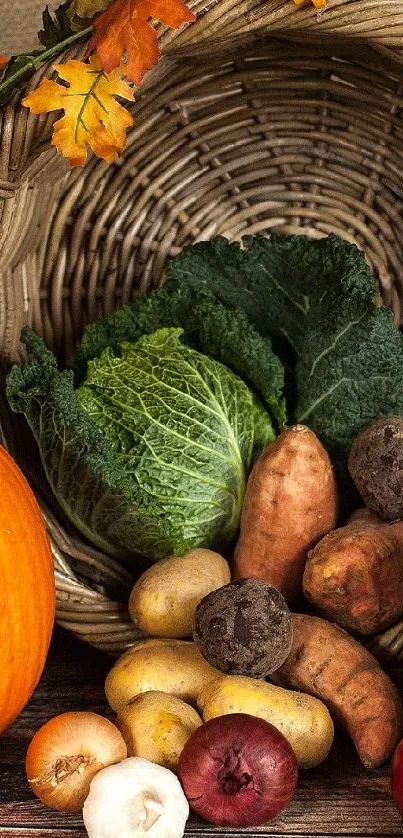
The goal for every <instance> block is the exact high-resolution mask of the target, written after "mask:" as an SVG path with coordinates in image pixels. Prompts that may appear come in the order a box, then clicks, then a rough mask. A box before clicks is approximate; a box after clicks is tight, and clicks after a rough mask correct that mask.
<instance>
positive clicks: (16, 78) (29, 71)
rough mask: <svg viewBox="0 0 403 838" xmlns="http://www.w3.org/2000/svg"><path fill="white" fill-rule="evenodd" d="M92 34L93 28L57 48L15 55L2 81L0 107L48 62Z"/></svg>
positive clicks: (67, 40) (59, 44) (73, 36)
mask: <svg viewBox="0 0 403 838" xmlns="http://www.w3.org/2000/svg"><path fill="white" fill-rule="evenodd" d="M91 32H92V27H90V28H87V29H85V30H83V31H82V32H79V33H74V34H73V35H70V36H69V37H68V38H65V39H64V40H63V41H61V42H60V43H58V44H56V45H55V46H51V47H49V49H45V50H34V51H33V52H31V53H30V54H28V55H13V56H12V58H10V60H9V62H8V64H7V66H6V71H5V73H4V74H3V76H2V78H1V81H0V107H1V106H2V105H5V104H6V103H7V102H8V101H9V100H10V99H11V97H12V95H13V93H15V92H16V91H17V90H22V89H23V88H24V87H25V85H26V84H27V82H28V80H29V79H30V78H31V76H33V74H34V73H35V72H36V71H37V70H39V68H40V67H42V66H43V65H44V64H46V63H47V62H50V61H51V60H52V59H53V58H56V56H57V55H59V54H60V53H62V52H64V50H65V49H67V48H68V47H70V46H73V44H75V43H77V41H80V40H81V39H82V38H85V37H86V36H87V35H89V34H90V33H91Z"/></svg>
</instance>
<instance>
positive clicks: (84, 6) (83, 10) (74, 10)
mask: <svg viewBox="0 0 403 838" xmlns="http://www.w3.org/2000/svg"><path fill="white" fill-rule="evenodd" d="M110 3H111V0H73V2H72V3H71V5H70V6H69V9H68V12H67V14H68V16H69V18H70V20H73V18H74V17H75V16H76V15H77V16H78V17H82V18H84V19H85V20H91V19H92V18H93V17H94V15H97V14H99V12H104V11H105V9H107V8H108V6H109V5H110Z"/></svg>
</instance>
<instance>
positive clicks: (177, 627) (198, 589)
mask: <svg viewBox="0 0 403 838" xmlns="http://www.w3.org/2000/svg"><path fill="white" fill-rule="evenodd" d="M230 581H231V571H230V568H229V565H228V562H226V561H225V559H223V557H222V556H220V554H219V553H214V552H213V551H212V550H204V549H198V550H191V551H190V552H189V553H186V555H185V556H168V558H167V559H164V560H163V561H161V562H157V563H156V564H154V565H152V566H151V567H150V568H148V569H147V570H146V571H145V573H143V574H142V575H141V576H140V579H139V580H138V581H137V582H136V584H135V586H134V588H133V590H132V592H131V595H130V599H129V612H130V616H131V618H132V620H133V622H134V623H135V624H136V625H137V626H138V627H139V628H140V629H141V630H142V631H144V632H146V633H147V634H151V635H156V636H157V637H179V638H180V637H191V636H192V625H193V618H194V614H195V611H196V607H197V606H198V604H199V602H200V600H202V599H203V597H205V596H207V594H209V593H211V591H215V590H216V589H217V588H221V587H223V586H224V585H227V584H228V582H230Z"/></svg>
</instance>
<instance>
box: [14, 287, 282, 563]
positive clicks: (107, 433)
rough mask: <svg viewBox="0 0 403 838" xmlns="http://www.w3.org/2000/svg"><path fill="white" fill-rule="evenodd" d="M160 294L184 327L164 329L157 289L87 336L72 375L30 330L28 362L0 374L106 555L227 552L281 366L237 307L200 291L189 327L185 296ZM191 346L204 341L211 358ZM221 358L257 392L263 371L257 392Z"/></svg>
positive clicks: (267, 428) (76, 514)
mask: <svg viewBox="0 0 403 838" xmlns="http://www.w3.org/2000/svg"><path fill="white" fill-rule="evenodd" d="M185 297H186V295H185ZM191 297H192V299H193V309H195V308H197V306H196V303H197V295H195V294H194V293H193V292H192V294H191ZM170 299H171V306H172V309H173V308H175V317H174V316H172V318H171V321H172V320H174V321H175V323H174V326H176V325H177V324H178V323H179V321H180V320H182V321H183V322H184V323H185V324H187V326H186V328H185V330H183V329H182V328H175V327H172V326H170V327H165V328H160V327H161V325H163V322H165V321H166V318H167V316H168V312H169V306H168V305H167V294H166V292H165V291H161V292H155V293H154V295H153V296H151V297H150V298H148V299H147V302H146V303H144V302H143V301H140V300H138V301H136V302H135V303H133V304H132V306H130V307H126V309H124V310H121V312H120V313H119V314H116V316H115V317H114V318H112V319H111V321H109V322H107V320H106V321H103V322H102V323H101V324H99V330H98V329H94V328H93V329H90V330H89V331H88V332H87V333H86V336H85V339H84V342H83V344H82V346H81V348H80V351H79V352H78V356H77V363H76V373H75V380H74V376H73V372H72V371H68V370H67V371H66V370H65V371H61V372H60V371H59V370H58V368H57V364H56V360H55V358H54V356H53V354H52V353H51V352H50V351H49V350H48V349H47V348H46V346H45V344H44V343H43V341H42V340H41V339H40V338H38V337H37V336H36V335H35V334H34V333H33V332H32V331H31V330H29V329H26V330H25V331H24V333H23V339H24V342H25V344H26V347H27V350H28V356H29V363H28V364H27V365H26V366H25V367H18V366H15V367H14V368H13V369H12V371H11V373H10V375H9V376H8V383H7V390H8V399H9V402H10V404H11V406H12V407H13V409H14V410H15V411H19V412H22V413H24V414H25V415H26V417H27V419H28V422H29V424H30V426H31V428H32V430H33V432H34V434H35V436H36V439H37V442H38V445H39V449H40V453H41V459H42V462H43V465H44V468H45V471H46V474H47V477H48V480H49V483H50V485H51V486H52V488H53V491H54V493H55V495H56V497H57V498H58V500H59V503H60V505H61V506H62V508H63V509H64V510H65V512H66V513H67V515H68V516H69V517H70V519H71V520H72V521H73V523H74V524H75V525H76V526H77V527H78V529H79V530H80V531H81V532H82V533H83V534H84V535H85V536H87V537H88V538H89V540H91V541H92V542H93V543H94V544H95V545H97V546H99V547H101V548H102V549H104V550H106V551H107V552H109V553H110V554H112V555H116V556H121V557H125V556H128V555H130V554H131V555H132V554H136V553H137V554H141V555H142V556H145V557H147V558H149V559H152V560H157V559H159V558H162V557H163V556H166V555H168V554H170V553H176V554H181V553H183V552H186V550H188V549H191V548H192V547H199V546H205V547H210V548H213V549H218V550H222V551H226V550H228V549H229V547H230V546H231V544H232V542H233V540H234V538H235V537H236V534H237V530H238V527H239V520H240V515H241V509H242V503H243V497H244V492H245V486H246V480H247V476H248V473H249V471H250V468H251V465H252V462H253V460H254V458H255V457H256V456H257V455H258V454H259V453H260V452H261V450H262V449H263V448H264V447H265V445H266V444H267V443H268V442H270V441H271V440H273V439H274V438H275V431H274V428H273V423H272V419H271V417H270V413H269V404H268V403H270V405H271V406H272V407H273V414H272V415H273V422H274V423H276V421H280V420H281V421H283V417H284V405H283V403H282V386H283V379H282V367H281V363H280V362H279V360H278V359H277V358H276V356H275V355H274V353H273V352H272V350H271V348H270V346H269V344H268V343H267V341H265V340H264V339H262V338H261V337H260V336H259V334H258V333H257V332H256V331H255V330H254V329H253V327H252V326H251V325H250V324H249V323H248V322H247V320H246V318H245V317H244V315H242V314H241V313H235V312H232V311H230V310H229V311H227V310H226V309H225V307H224V306H223V305H222V304H221V303H212V302H211V300H209V301H206V303H207V308H208V310H210V311H213V310H214V315H212V317H211V320H210V321H209V322H210V326H207V325H206V322H205V321H204V318H202V317H201V314H200V318H201V319H200V323H199V325H198V326H197V325H196V321H195V319H193V320H191V323H192V325H191V326H190V325H189V323H188V322H187V321H188V320H189V315H190V314H191V312H190V310H189V308H188V304H189V302H190V299H187V297H186V299H187V303H186V305H185V304H184V302H183V300H184V298H183V295H181V294H179V295H178V294H176V293H174V294H173V295H170ZM161 300H162V301H163V305H162V309H163V311H162V309H161V308H160V303H161ZM199 305H200V307H201V309H202V308H203V300H201V299H200V300H199ZM145 309H146V314H144V312H145ZM143 316H145V317H146V323H147V325H146V323H145V322H143ZM213 322H214V324H215V326H214V329H213ZM141 323H143V325H141ZM227 327H228V328H227ZM220 328H221V331H220ZM184 331H185V332H186V331H187V333H188V334H189V339H190V335H191V343H192V346H190V345H188V344H187V343H186V342H185V341H184V334H183V333H184ZM107 332H108V335H107V334H106V333H107ZM149 332H150V333H149ZM231 336H232V341H230V337H231ZM124 338H128V340H124ZM235 339H236V343H234V341H235ZM195 344H197V345H198V346H199V347H202V346H206V345H207V344H210V355H211V356H215V357H209V356H207V355H206V354H203V353H201V352H200V351H199V350H198V349H196V348H195ZM95 346H96V352H94V349H95ZM90 356H91V357H90ZM217 356H220V358H224V359H225V360H227V362H228V361H229V360H230V357H232V356H233V361H234V367H237V368H238V370H240V369H241V370H245V373H246V371H247V370H248V373H249V374H248V376H246V375H245V377H248V378H249V381H254V382H255V384H256V389H258V385H259V380H261V382H262V392H261V394H260V395H261V401H259V400H258V398H257V396H256V395H255V393H254V391H253V390H252V389H251V387H250V386H248V384H247V383H246V381H245V380H243V378H241V377H240V375H238V374H236V371H232V370H231V369H230V368H229V366H225V365H224V364H223V363H221V361H219V360H216V358H217ZM270 376H271V377H272V383H270ZM265 399H267V402H266V407H264V406H263V402H264V400H265ZM275 417H277V418H275Z"/></svg>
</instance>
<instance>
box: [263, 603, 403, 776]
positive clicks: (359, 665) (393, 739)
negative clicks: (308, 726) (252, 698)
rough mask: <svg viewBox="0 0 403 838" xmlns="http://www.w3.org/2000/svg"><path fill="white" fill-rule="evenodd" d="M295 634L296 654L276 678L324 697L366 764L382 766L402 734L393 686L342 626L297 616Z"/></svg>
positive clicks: (372, 659)
mask: <svg viewBox="0 0 403 838" xmlns="http://www.w3.org/2000/svg"><path fill="white" fill-rule="evenodd" d="M293 629H294V640H293V645H292V649H291V652H290V655H289V657H288V658H287V660H286V661H285V663H283V665H282V667H281V668H280V669H279V670H278V671H277V672H275V673H273V675H271V676H270V679H271V680H272V681H275V683H276V684H279V685H280V686H283V687H288V688H292V689H297V690H302V691H303V692H307V693H310V695H314V696H315V697H316V698H320V699H321V700H322V701H323V702H324V704H326V705H327V707H328V709H329V710H330V713H331V714H332V715H333V717H334V718H335V719H336V721H338V722H339V723H340V724H341V725H342V727H344V729H345V730H346V731H347V733H348V734H349V735H350V736H351V738H352V740H353V742H354V745H355V747H356V749H357V752H358V755H359V757H360V759H361V761H362V762H363V764H364V765H365V766H366V767H367V768H376V767H377V766H378V765H381V764H382V763H383V762H385V760H387V759H388V757H389V756H390V755H391V753H392V752H393V750H394V748H395V746H396V744H397V742H398V740H399V737H400V733H401V730H402V715H403V711H402V705H401V702H400V699H399V696H398V693H397V690H396V689H395V687H394V685H393V684H392V681H391V680H390V678H388V676H387V675H386V673H385V672H383V670H382V669H381V667H380V666H379V664H378V662H377V661H376V660H375V658H374V657H373V655H371V653H370V652H368V651H367V649H364V647H363V646H361V644H360V643H358V641H357V640H354V639H353V638H352V637H350V635H349V634H347V632H346V631H344V630H343V629H341V628H339V626H335V625H333V624H332V623H328V622H327V620H322V619H321V618H320V617H312V616H308V615H307V614H293Z"/></svg>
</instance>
